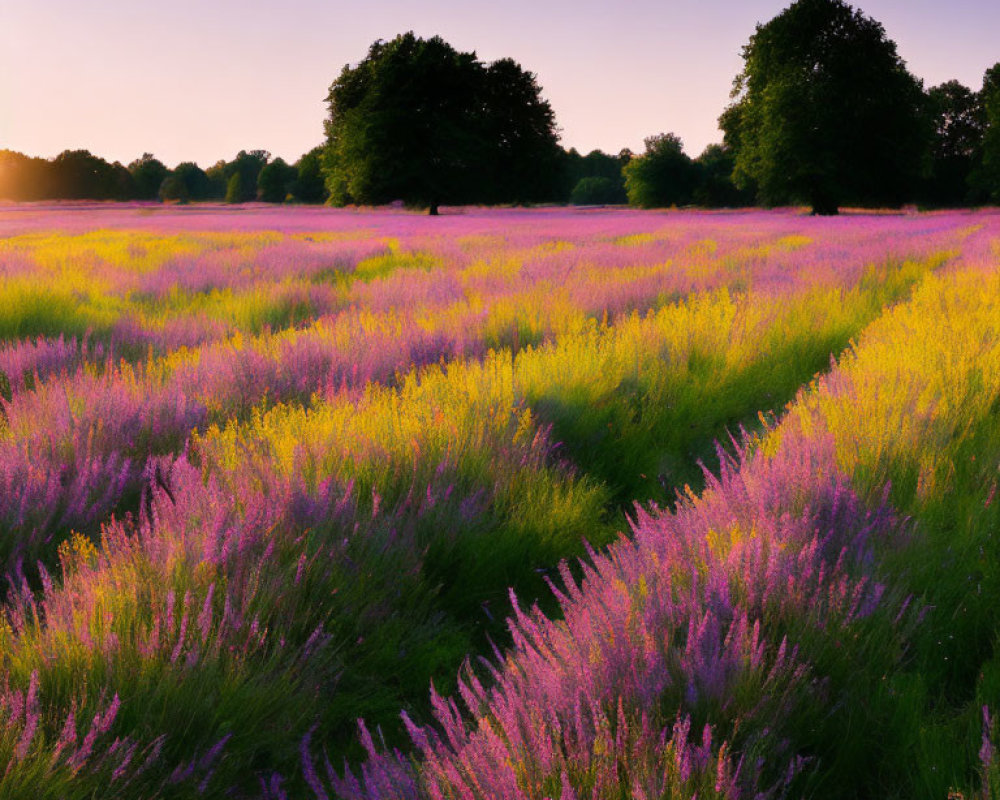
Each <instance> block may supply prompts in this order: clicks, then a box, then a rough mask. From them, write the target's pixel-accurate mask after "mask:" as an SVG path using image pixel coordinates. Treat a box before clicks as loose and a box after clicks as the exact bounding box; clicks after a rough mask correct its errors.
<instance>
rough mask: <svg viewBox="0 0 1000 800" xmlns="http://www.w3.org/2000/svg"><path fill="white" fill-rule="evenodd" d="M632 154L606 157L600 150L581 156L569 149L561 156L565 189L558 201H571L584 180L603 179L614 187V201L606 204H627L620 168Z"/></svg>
mask: <svg viewBox="0 0 1000 800" xmlns="http://www.w3.org/2000/svg"><path fill="white" fill-rule="evenodd" d="M631 157H632V153H631V151H628V150H623V151H622V152H621V153H619V154H618V155H617V156H612V155H608V154H607V153H605V152H603V151H601V150H591V151H590V152H589V153H587V155H581V154H580V153H579V152H577V150H576V148H570V149H569V150H568V151H566V152H565V153H564V155H563V175H564V185H565V187H566V188H565V189H564V191H563V194H562V196H561V197H560V198H559V199H560V200H568V201H569V202H574V201H573V200H572V193H573V192H574V191H575V190H576V187H577V186H579V184H580V182H581V181H583V180H584V179H585V178H603V179H605V180H608V181H611V182H612V183H613V184H614V185H615V187H616V194H615V199H613V200H609V201H607V202H611V203H627V202H628V197H627V196H626V194H625V176H624V175H623V174H622V167H623V166H624V165H625V164H627V163H628V161H629V159H631Z"/></svg>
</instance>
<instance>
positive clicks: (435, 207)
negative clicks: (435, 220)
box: [427, 203, 438, 217]
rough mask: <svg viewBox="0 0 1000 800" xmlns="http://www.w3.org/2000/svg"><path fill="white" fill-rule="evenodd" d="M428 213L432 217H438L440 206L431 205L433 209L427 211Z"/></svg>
mask: <svg viewBox="0 0 1000 800" xmlns="http://www.w3.org/2000/svg"><path fill="white" fill-rule="evenodd" d="M427 213H428V215H430V216H432V217H436V216H437V215H438V204H437V203H431V207H430V208H429V209H427Z"/></svg>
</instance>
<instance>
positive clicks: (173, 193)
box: [159, 172, 191, 203]
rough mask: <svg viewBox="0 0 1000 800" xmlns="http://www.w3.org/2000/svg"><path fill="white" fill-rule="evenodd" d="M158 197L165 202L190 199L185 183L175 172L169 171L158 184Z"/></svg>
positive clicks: (184, 201) (178, 201) (182, 201)
mask: <svg viewBox="0 0 1000 800" xmlns="http://www.w3.org/2000/svg"><path fill="white" fill-rule="evenodd" d="M159 196H160V199H161V200H162V201H164V202H165V203H170V202H174V203H186V202H187V201H188V200H190V199H191V193H190V192H189V191H188V187H187V183H185V181H184V178H182V177H181V176H179V175H178V174H177V173H176V172H173V173H171V174H170V175H168V176H167V177H166V179H164V181H163V183H162V184H161V185H160V192H159Z"/></svg>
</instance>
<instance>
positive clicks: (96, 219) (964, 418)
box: [0, 204, 1000, 800]
mask: <svg viewBox="0 0 1000 800" xmlns="http://www.w3.org/2000/svg"><path fill="white" fill-rule="evenodd" d="M0 398H2V400H0V574H2V575H4V576H5V577H4V578H3V581H2V589H0V597H2V609H3V613H2V615H0V769H2V770H3V777H2V778H0V798H5V797H10V798H21V797H32V798H37V799H38V800H43V799H46V798H53V799H54V798H91V797H102V798H105V797H109V798H114V797H118V798H154V797H155V798H159V797H165V798H169V797H177V798H185V797H192V796H205V797H220V798H273V799H274V800H277V798H310V797H317V798H334V797H342V798H347V799H348V800H361V799H362V798H365V799H366V800H367V799H368V798H371V799H372V800H374V799H375V798H385V799H386V800H388V799H389V798H411V797H412V798H425V797H426V798H532V800H535V799H538V800H541V798H554V799H561V800H570V798H579V800H584V799H585V798H602V799H603V798H625V797H636V798H649V799H650V800H652V798H694V797H697V798H702V799H704V798H712V797H719V798H758V797H764V798H766V797H785V796H787V797H817V798H854V797H899V798H914V797H919V798H941V800H946V799H947V798H949V797H959V796H960V797H962V798H966V800H972V798H986V799H989V798H997V797H1000V756H998V754H997V752H996V748H997V746H998V745H1000V730H998V724H997V723H996V722H995V721H994V716H995V713H1000V653H998V651H997V644H998V632H1000V511H998V508H1000V497H997V486H998V482H1000V215H998V214H996V213H994V212H978V213H935V214H923V215H888V214H886V215H864V216H862V215H850V214H847V215H843V216H841V217H838V218H825V219H821V218H812V217H805V216H802V215H800V214H798V213H793V212H781V211H779V212H766V213H765V212H745V213H697V212H669V213H661V212H650V213H645V212H636V211H624V210H622V211H613V210H602V211H570V210H565V209H538V210H530V211H527V210H515V209H510V210H496V211H486V210H477V209H467V210H465V211H464V212H463V213H451V214H445V215H443V216H441V217H440V218H437V219H432V218H427V217H422V216H414V215H410V214H407V213H403V212H395V211H388V210H386V211H367V212H355V211H335V210H331V209H322V208H321V209H317V208H286V209H278V210H275V209H272V208H258V207H254V206H247V207H245V208H240V209H232V208H221V207H219V208H216V207H211V206H192V207H173V208H169V207H166V208H156V209H154V208H153V207H149V206H142V205H134V206H130V205H100V204H98V205H93V206H83V205H80V206H65V205H63V206H60V205H56V206H51V207H45V206H8V207H0Z"/></svg>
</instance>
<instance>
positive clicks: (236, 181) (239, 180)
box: [226, 172, 246, 203]
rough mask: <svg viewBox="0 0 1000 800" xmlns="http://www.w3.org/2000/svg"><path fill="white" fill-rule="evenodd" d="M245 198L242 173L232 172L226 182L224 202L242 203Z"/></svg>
mask: <svg viewBox="0 0 1000 800" xmlns="http://www.w3.org/2000/svg"><path fill="white" fill-rule="evenodd" d="M245 199H246V192H245V191H244V189H243V173H241V172H234V173H233V174H232V175H231V176H230V178H229V181H228V182H227V183H226V202H227V203H242V202H244V201H245Z"/></svg>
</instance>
